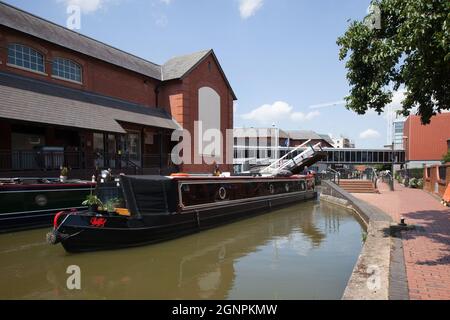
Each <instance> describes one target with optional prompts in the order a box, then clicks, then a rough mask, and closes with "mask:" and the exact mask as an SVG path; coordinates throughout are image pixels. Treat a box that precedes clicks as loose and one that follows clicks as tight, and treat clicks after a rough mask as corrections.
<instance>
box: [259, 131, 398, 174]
mask: <svg viewBox="0 0 450 320" xmlns="http://www.w3.org/2000/svg"><path fill="white" fill-rule="evenodd" d="M316 163H323V164H350V165H359V164H364V165H375V164H404V163H405V151H404V150H388V149H335V148H322V147H321V143H317V144H315V145H312V144H311V140H308V141H306V142H305V143H304V144H302V145H300V146H298V147H296V148H294V149H292V150H291V151H289V152H288V153H287V154H286V155H284V156H283V157H281V158H280V159H278V160H276V161H274V162H273V163H272V164H270V165H269V166H267V167H265V168H263V169H261V170H260V171H259V172H260V173H261V174H268V175H274V174H278V173H280V172H282V171H285V170H286V171H287V170H288V171H291V172H293V173H299V172H301V171H302V170H303V169H304V168H305V167H306V166H308V167H309V166H311V165H314V164H316Z"/></svg>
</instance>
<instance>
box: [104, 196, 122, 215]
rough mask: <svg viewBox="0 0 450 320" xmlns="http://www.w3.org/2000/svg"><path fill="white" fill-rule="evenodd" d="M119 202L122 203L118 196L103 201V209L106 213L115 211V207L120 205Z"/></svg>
mask: <svg viewBox="0 0 450 320" xmlns="http://www.w3.org/2000/svg"><path fill="white" fill-rule="evenodd" d="M121 203H122V200H121V199H119V198H113V199H110V200H108V201H107V202H106V203H105V206H104V209H105V210H106V211H107V212H108V213H114V212H116V208H119V207H120V204H121Z"/></svg>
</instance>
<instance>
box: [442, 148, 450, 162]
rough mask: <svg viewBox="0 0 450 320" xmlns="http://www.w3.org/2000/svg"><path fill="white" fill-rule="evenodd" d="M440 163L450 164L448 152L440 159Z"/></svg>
mask: <svg viewBox="0 0 450 320" xmlns="http://www.w3.org/2000/svg"><path fill="white" fill-rule="evenodd" d="M442 162H443V163H447V162H450V150H449V151H448V152H447V153H446V154H445V155H444V156H443V157H442Z"/></svg>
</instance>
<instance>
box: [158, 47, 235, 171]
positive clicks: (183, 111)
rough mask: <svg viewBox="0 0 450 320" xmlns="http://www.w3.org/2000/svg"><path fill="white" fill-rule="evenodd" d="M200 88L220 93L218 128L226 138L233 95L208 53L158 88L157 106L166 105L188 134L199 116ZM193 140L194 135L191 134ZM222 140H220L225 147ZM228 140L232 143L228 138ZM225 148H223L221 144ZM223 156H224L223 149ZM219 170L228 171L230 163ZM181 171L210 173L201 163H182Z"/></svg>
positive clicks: (192, 130)
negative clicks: (179, 76)
mask: <svg viewBox="0 0 450 320" xmlns="http://www.w3.org/2000/svg"><path fill="white" fill-rule="evenodd" d="M202 87H210V88H212V89H214V90H215V91H216V92H217V93H218V94H219V96H220V101H221V106H220V110H221V117H220V118H221V131H222V134H223V137H224V138H225V137H226V134H225V133H226V129H232V128H233V96H232V92H231V90H230V88H229V87H228V86H227V84H226V82H225V79H224V78H223V75H222V73H221V72H220V69H219V67H218V65H217V64H216V62H215V59H214V58H213V56H212V55H210V56H208V57H207V58H206V59H204V60H203V61H202V63H200V64H199V65H198V66H197V67H196V68H195V69H194V70H193V71H192V72H191V73H189V74H188V75H187V76H186V77H185V78H184V79H183V80H182V81H173V82H169V83H167V84H165V86H164V87H163V88H161V89H160V94H159V99H158V100H159V101H160V104H161V106H167V107H166V108H167V111H169V112H171V114H172V116H173V117H174V118H175V119H176V120H177V121H178V122H179V123H180V124H181V125H182V126H183V127H184V128H185V129H187V130H189V132H191V134H193V132H194V122H195V121H198V119H199V112H198V101H199V98H198V91H199V89H200V88H202ZM192 138H193V139H194V137H192ZM225 143H226V141H224V146H225ZM230 143H233V142H232V141H230ZM224 149H225V147H224ZM191 153H192V159H194V148H193V147H192V150H191ZM223 156H224V157H223V159H224V162H225V159H226V157H227V155H226V153H225V150H224V152H223ZM220 167H221V170H222V171H231V170H232V164H229V165H227V164H224V165H221V166H220ZM181 171H184V172H196V173H200V172H212V171H213V166H212V165H208V164H205V163H203V164H202V165H189V164H184V165H183V166H182V167H181Z"/></svg>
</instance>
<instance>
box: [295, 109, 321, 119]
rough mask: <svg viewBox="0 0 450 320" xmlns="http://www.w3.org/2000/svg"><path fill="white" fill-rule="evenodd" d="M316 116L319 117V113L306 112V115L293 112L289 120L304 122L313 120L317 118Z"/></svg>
mask: <svg viewBox="0 0 450 320" xmlns="http://www.w3.org/2000/svg"><path fill="white" fill-rule="evenodd" d="M318 116H320V112H319V111H312V112H308V113H303V112H294V113H292V114H291V120H293V121H300V122H304V121H310V120H312V119H314V118H317V117H318Z"/></svg>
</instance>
